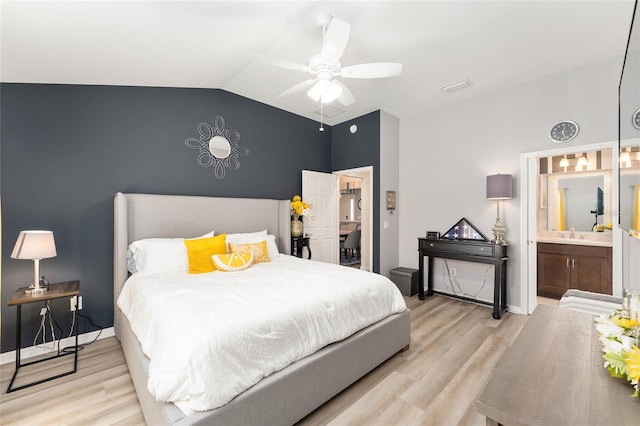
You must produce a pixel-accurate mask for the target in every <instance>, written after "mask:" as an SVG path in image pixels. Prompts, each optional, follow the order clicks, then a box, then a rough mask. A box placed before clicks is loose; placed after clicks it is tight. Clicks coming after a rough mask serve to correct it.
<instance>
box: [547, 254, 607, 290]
mask: <svg viewBox="0 0 640 426" xmlns="http://www.w3.org/2000/svg"><path fill="white" fill-rule="evenodd" d="M572 288H575V289H578V290H585V291H592V292H595V293H603V294H611V291H612V269H611V247H601V246H588V245H573V244H553V243H538V296H543V297H551V298H554V299H560V298H561V297H562V295H563V294H564V293H565V292H566V291H567V290H569V289H572Z"/></svg>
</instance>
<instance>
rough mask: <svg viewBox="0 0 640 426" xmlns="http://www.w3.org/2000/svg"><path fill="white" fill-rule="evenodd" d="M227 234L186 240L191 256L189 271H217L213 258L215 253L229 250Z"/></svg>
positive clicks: (199, 272) (198, 272) (193, 272)
mask: <svg viewBox="0 0 640 426" xmlns="http://www.w3.org/2000/svg"><path fill="white" fill-rule="evenodd" d="M226 242H227V234H221V235H216V236H215V237H212V238H199V239H196V240H184V245H185V246H187V256H188V257H189V273H190V274H201V273H203V272H211V271H215V270H216V267H215V266H214V264H213V260H211V256H213V255H214V254H224V253H226V252H227V244H226Z"/></svg>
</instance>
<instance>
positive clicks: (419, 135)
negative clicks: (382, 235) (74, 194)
mask: <svg viewBox="0 0 640 426" xmlns="http://www.w3.org/2000/svg"><path fill="white" fill-rule="evenodd" d="M621 67H622V57H615V58H610V59H607V60H604V61H599V62H596V63H593V64H590V65H587V66H584V67H580V68H577V69H574V70H571V71H568V72H563V73H559V74H554V75H550V76H548V77H545V78H542V79H538V80H535V81H532V82H529V83H526V84H523V85H520V86H516V87H512V88H507V89H505V90H503V91H500V92H495V93H492V94H490V95H486V96H481V97H476V98H472V99H469V100H466V101H462V102H458V103H453V104H451V105H449V106H446V107H443V108H440V109H438V110H434V111H432V112H430V113H428V114H426V115H420V116H415V117H411V118H403V120H402V123H401V126H400V191H399V194H400V196H399V197H398V200H399V207H398V217H399V220H400V233H399V235H400V240H399V244H400V245H399V256H400V257H399V260H400V265H401V266H406V267H413V268H417V265H418V254H417V252H416V250H417V238H418V237H421V236H424V235H425V231H427V230H429V231H440V232H444V231H446V230H447V229H449V228H450V227H451V226H452V225H454V224H455V223H456V222H457V221H458V220H459V219H460V218H462V217H465V218H467V219H468V220H469V221H470V222H471V223H473V224H474V225H475V226H476V228H478V229H479V230H480V231H481V232H482V233H484V234H485V236H487V237H488V238H489V239H492V238H493V234H492V232H491V228H492V227H493V224H494V222H495V216H496V205H495V202H491V201H488V200H487V199H486V176H488V175H492V174H496V173H511V174H512V175H513V177H514V182H513V184H514V199H512V200H509V201H506V202H502V203H501V216H502V218H503V221H504V223H505V226H506V227H507V235H506V240H507V242H508V243H509V268H508V290H507V291H508V304H509V305H510V306H511V307H512V308H513V309H514V310H515V311H517V310H518V308H519V307H520V295H521V291H523V289H522V288H521V283H520V267H521V264H522V263H521V260H520V259H521V257H522V255H523V254H522V253H520V225H521V223H520V222H521V221H520V216H521V214H520V213H521V212H520V194H519V186H520V154H522V153H525V152H535V151H542V150H548V149H553V148H556V147H558V145H556V144H555V143H553V142H551V140H550V139H549V137H548V133H549V129H550V128H551V127H552V126H553V125H554V124H555V123H557V122H559V121H562V120H573V121H575V122H577V123H578V124H579V125H580V133H579V135H578V137H577V138H576V139H574V140H573V141H571V142H569V143H567V144H565V146H579V145H587V144H592V143H599V142H605V141H611V140H616V139H617V138H618V133H617V121H618V118H617V115H618V106H617V103H618V93H617V88H618V83H619V78H620V70H621ZM468 77H469V78H470V79H471V80H472V81H474V83H475V85H476V86H481V85H482V81H475V80H474V76H473V75H470V76H468ZM468 90H473V87H472V88H471V89H468ZM450 96H455V93H454V94H452V95H450ZM383 169H384V168H383ZM381 251H384V245H382V244H381ZM455 266H456V268H457V269H458V276H461V283H462V284H464V285H468V286H469V288H468V289H465V288H463V290H465V291H467V292H470V293H475V291H476V290H477V289H479V288H480V286H481V282H482V280H483V278H484V268H483V265H477V264H472V263H463V262H459V263H456V264H455ZM440 270H441V268H439V267H438V266H437V265H436V288H439V287H442V286H446V283H444V282H443V281H444V277H443V276H442V274H439V273H438V271H440ZM438 280H440V282H439V281H438ZM491 282H492V276H489V283H491ZM485 290H486V289H485ZM482 293H483V294H484V291H483V292H482ZM490 294H491V293H490V292H489V298H490V297H491V296H490ZM481 298H483V299H484V297H481Z"/></svg>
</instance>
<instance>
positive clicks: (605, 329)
mask: <svg viewBox="0 0 640 426" xmlns="http://www.w3.org/2000/svg"><path fill="white" fill-rule="evenodd" d="M637 318H638V314H637V312H636V311H635V310H629V309H617V310H616V311H614V312H613V313H612V314H610V315H608V316H607V315H601V316H599V317H596V319H595V323H596V330H597V331H598V334H599V335H600V342H602V346H603V349H602V350H603V352H604V355H603V356H602V357H603V358H604V360H605V361H604V367H605V368H606V369H607V370H608V371H609V374H610V375H611V377H621V378H623V379H625V380H627V381H629V382H630V383H631V384H632V385H633V387H634V390H635V391H634V393H633V395H632V396H638V379H639V378H640V348H638V338H639V337H640V336H639V335H638V325H639V324H638V321H637Z"/></svg>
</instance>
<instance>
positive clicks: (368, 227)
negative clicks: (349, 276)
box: [333, 166, 373, 271]
mask: <svg viewBox="0 0 640 426" xmlns="http://www.w3.org/2000/svg"><path fill="white" fill-rule="evenodd" d="M333 174H334V175H337V176H354V177H358V178H360V179H362V188H361V189H360V191H361V193H360V195H361V197H362V198H361V199H362V200H363V202H362V203H361V206H362V210H361V227H360V229H361V230H362V237H361V240H360V256H361V261H360V269H364V270H367V271H372V270H373V166H364V167H357V168H355V169H345V170H336V171H334V172H333ZM339 180H340V179H338V182H339ZM337 196H338V205H339V203H340V191H339V188H338V195H337ZM365 216H366V217H365ZM336 221H337V222H338V223H339V222H340V213H338V216H337V217H336Z"/></svg>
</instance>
